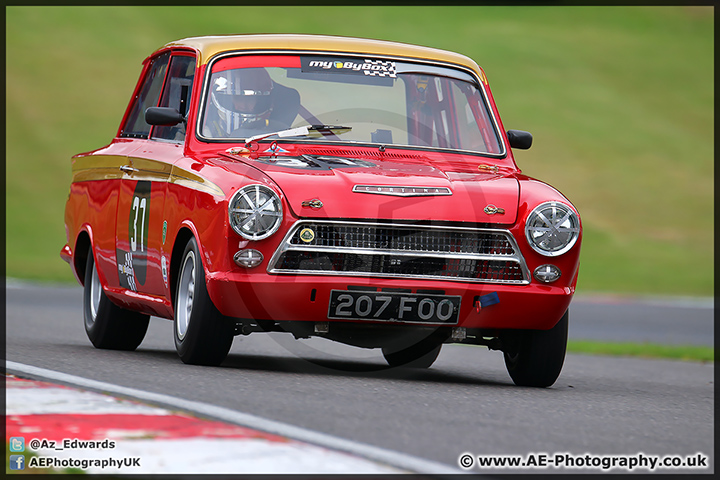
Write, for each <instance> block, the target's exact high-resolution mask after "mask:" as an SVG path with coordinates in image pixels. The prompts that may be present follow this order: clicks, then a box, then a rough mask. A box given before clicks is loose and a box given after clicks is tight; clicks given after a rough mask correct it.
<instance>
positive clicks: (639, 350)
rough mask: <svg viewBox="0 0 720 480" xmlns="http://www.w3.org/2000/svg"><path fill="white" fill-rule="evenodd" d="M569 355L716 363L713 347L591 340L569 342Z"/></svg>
mask: <svg viewBox="0 0 720 480" xmlns="http://www.w3.org/2000/svg"><path fill="white" fill-rule="evenodd" d="M567 351H568V353H584V354H589V355H611V356H622V357H642V358H665V359H669V360H684V361H695V362H714V361H715V349H714V348H713V347H704V346H695V345H657V344H652V343H624V342H622V343H607V342H595V341H589V340H568V345H567Z"/></svg>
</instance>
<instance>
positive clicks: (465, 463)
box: [459, 453, 475, 468]
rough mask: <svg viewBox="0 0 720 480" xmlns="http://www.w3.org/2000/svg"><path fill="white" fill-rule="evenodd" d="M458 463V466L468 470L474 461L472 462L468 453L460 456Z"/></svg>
mask: <svg viewBox="0 0 720 480" xmlns="http://www.w3.org/2000/svg"><path fill="white" fill-rule="evenodd" d="M459 462H460V466H461V467H463V468H470V467H472V466H473V464H474V463H475V461H474V460H473V456H472V455H470V454H469V453H463V454H462V455H460V460H459Z"/></svg>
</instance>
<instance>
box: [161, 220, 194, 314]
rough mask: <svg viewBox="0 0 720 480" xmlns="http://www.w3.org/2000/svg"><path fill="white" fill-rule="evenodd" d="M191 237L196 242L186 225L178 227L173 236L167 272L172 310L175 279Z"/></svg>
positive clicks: (174, 296)
mask: <svg viewBox="0 0 720 480" xmlns="http://www.w3.org/2000/svg"><path fill="white" fill-rule="evenodd" d="M193 237H195V240H196V241H197V235H195V232H194V231H193V230H192V229H191V228H190V227H189V226H188V225H183V226H182V227H180V230H179V231H178V233H177V235H176V236H175V242H174V243H173V248H172V253H171V254H170V272H168V273H169V275H168V283H169V286H170V301H171V302H172V305H173V308H175V298H176V295H177V278H178V275H179V272H180V263H181V262H182V254H183V251H184V250H185V246H186V245H187V243H188V242H189V241H190V239H191V238H193ZM198 248H201V247H200V242H198Z"/></svg>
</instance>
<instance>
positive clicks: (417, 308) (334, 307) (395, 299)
mask: <svg viewBox="0 0 720 480" xmlns="http://www.w3.org/2000/svg"><path fill="white" fill-rule="evenodd" d="M460 298H461V297H460V296H446V295H434V294H424V293H398V292H362V291H346V290H332V291H331V292H330V305H329V308H328V318H329V319H333V320H371V321H385V322H412V323H432V324H443V325H456V324H457V323H458V316H459V314H460Z"/></svg>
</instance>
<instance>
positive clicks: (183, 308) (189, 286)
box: [175, 250, 195, 340]
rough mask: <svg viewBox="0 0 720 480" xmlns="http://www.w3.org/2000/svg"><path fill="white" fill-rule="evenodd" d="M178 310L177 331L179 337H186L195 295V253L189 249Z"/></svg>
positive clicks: (182, 277)
mask: <svg viewBox="0 0 720 480" xmlns="http://www.w3.org/2000/svg"><path fill="white" fill-rule="evenodd" d="M177 295H178V301H177V311H176V312H175V318H176V320H175V332H176V334H177V337H178V339H180V340H182V339H183V338H185V334H186V333H187V329H188V325H189V324H190V315H191V314H192V309H193V299H194V297H195V253H194V252H192V250H191V251H189V252H188V253H187V256H186V257H185V262H184V263H183V266H182V270H180V288H178V292H177Z"/></svg>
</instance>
